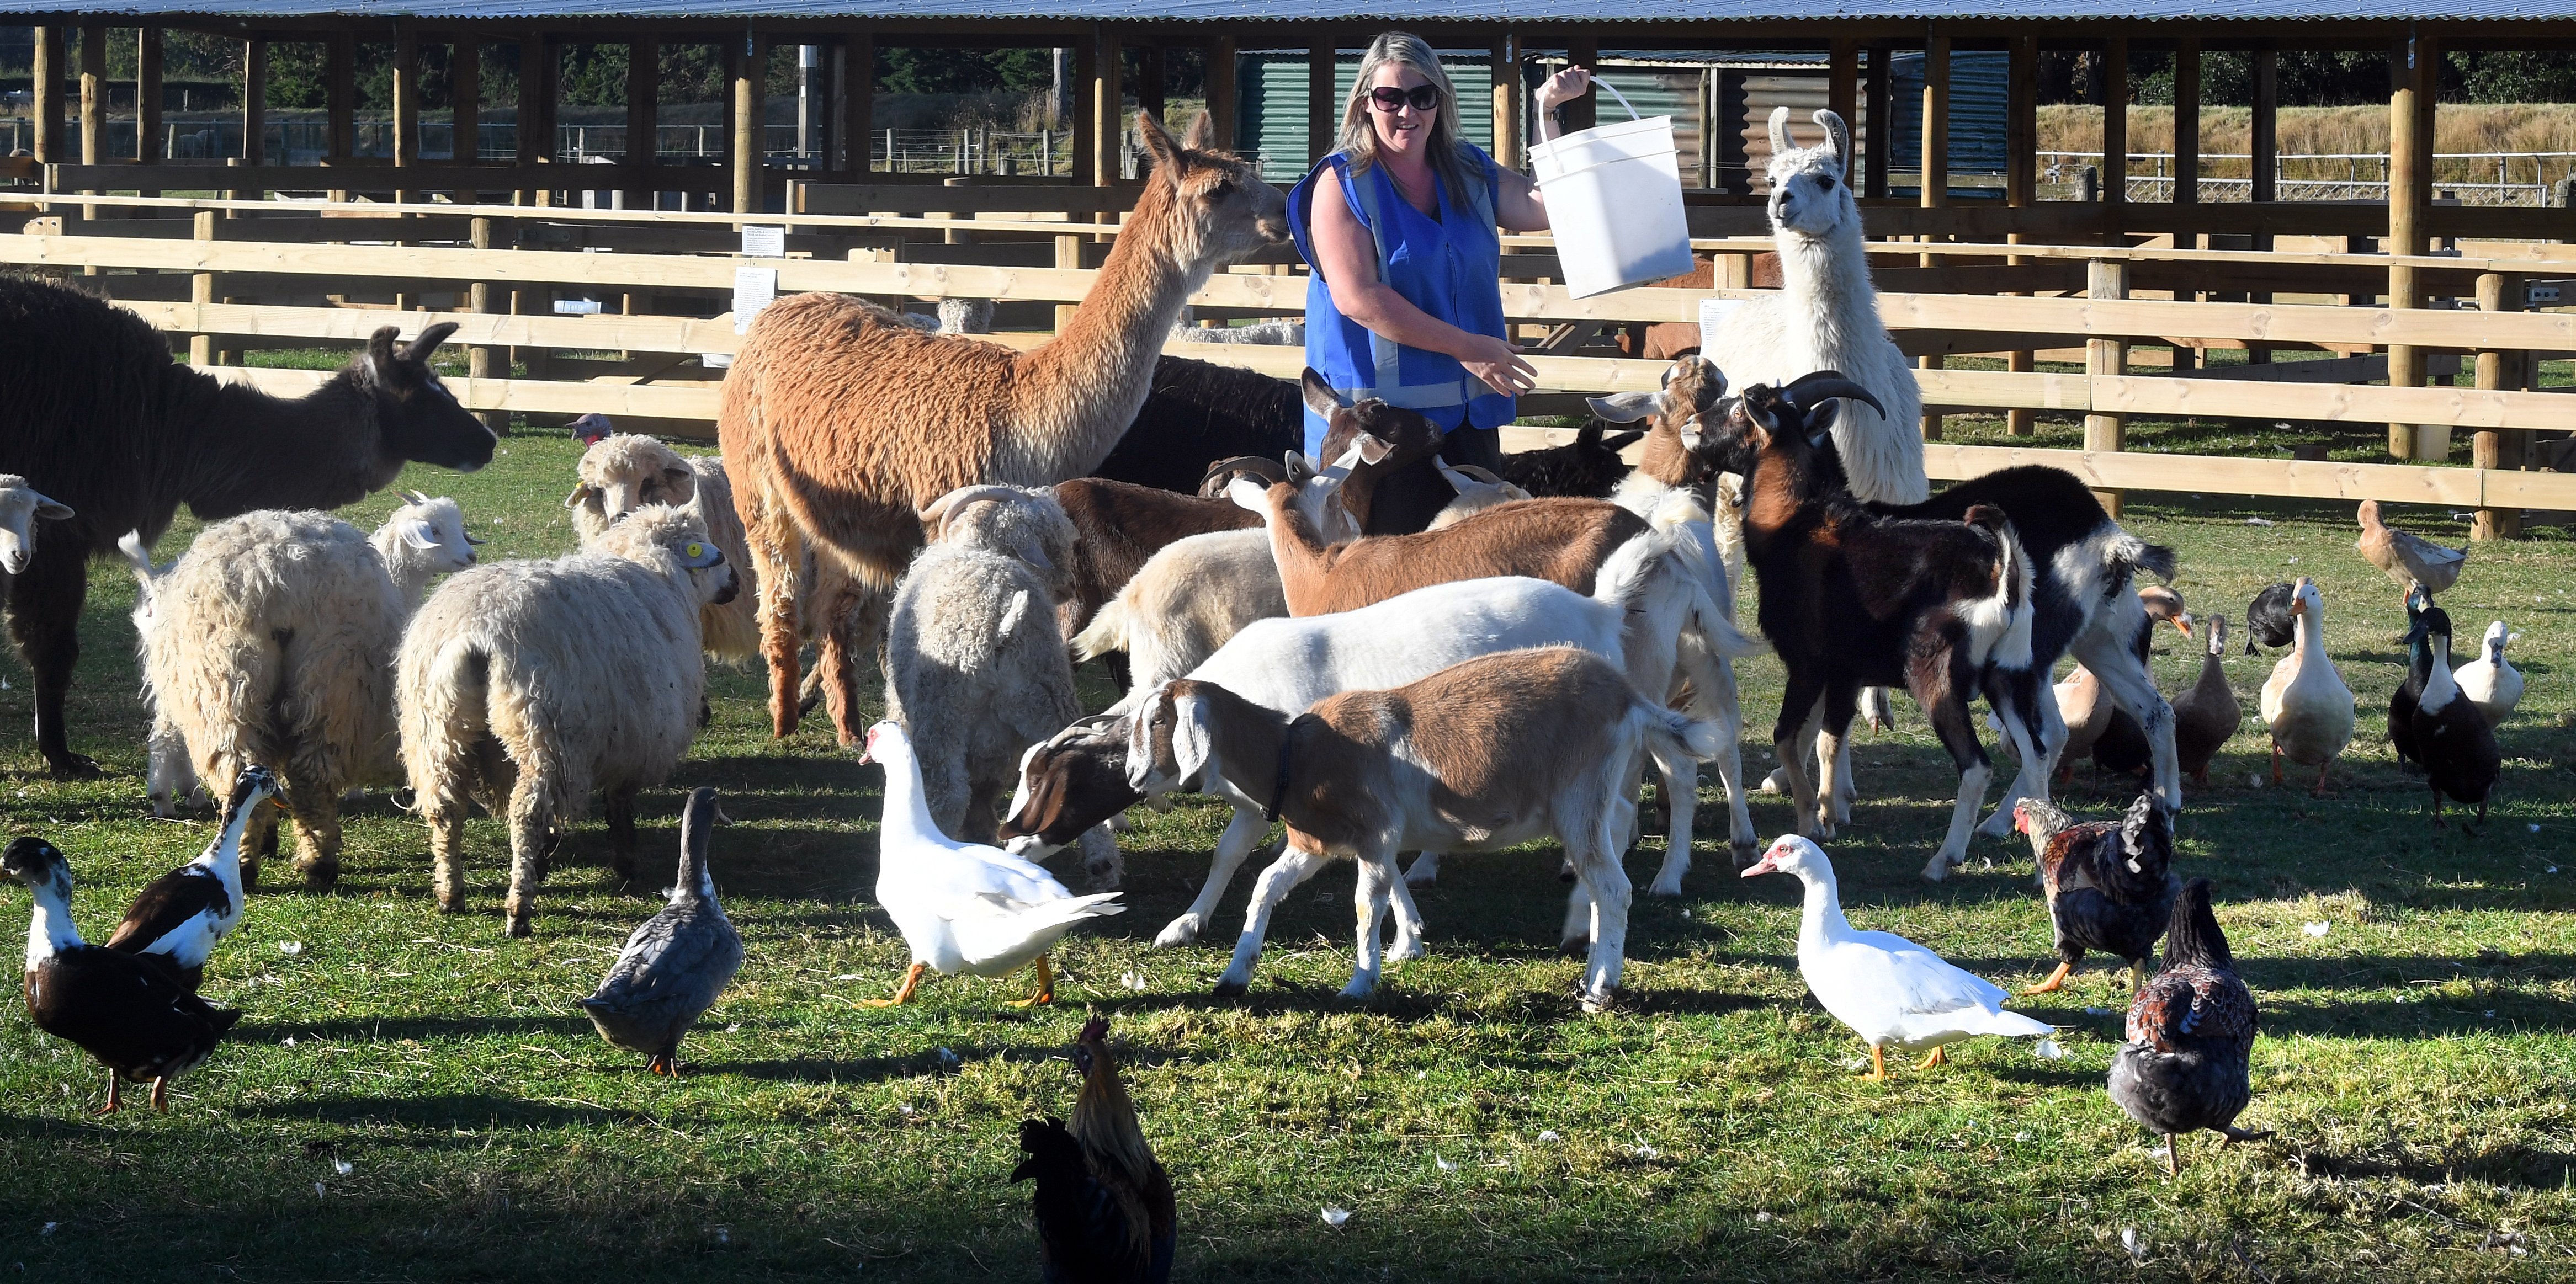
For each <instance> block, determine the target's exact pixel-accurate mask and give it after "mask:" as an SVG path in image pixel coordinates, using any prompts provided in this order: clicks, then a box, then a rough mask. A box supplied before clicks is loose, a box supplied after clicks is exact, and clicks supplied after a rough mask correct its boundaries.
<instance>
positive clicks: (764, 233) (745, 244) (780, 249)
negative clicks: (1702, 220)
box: [742, 227, 787, 259]
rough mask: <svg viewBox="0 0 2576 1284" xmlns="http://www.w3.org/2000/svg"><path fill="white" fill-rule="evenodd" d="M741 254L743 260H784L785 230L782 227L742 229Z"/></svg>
mask: <svg viewBox="0 0 2576 1284" xmlns="http://www.w3.org/2000/svg"><path fill="white" fill-rule="evenodd" d="M742 253H743V257H745V258H754V259H783V258H786V257H787V229H786V228H783V227H746V228H744V229H742Z"/></svg>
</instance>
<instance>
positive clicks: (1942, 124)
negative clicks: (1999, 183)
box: [1923, 35, 1950, 267]
mask: <svg viewBox="0 0 2576 1284" xmlns="http://www.w3.org/2000/svg"><path fill="white" fill-rule="evenodd" d="M1949 203H1950V38H1949V37H1948V36H1940V35H1935V36H1926V37H1924V40H1923V208H1925V209H1927V210H1928V209H1937V208H1939V207H1941V206H1944V205H1947V204H1949ZM1923 265H1924V266H1925V267H1930V266H1932V265H1933V264H1932V261H1931V260H1929V259H1926V260H1924V264H1923Z"/></svg>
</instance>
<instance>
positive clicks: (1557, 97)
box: [1537, 67, 1592, 112]
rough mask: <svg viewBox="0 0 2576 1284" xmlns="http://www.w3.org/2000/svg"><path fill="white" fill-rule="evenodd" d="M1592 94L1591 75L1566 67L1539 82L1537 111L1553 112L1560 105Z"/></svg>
mask: <svg viewBox="0 0 2576 1284" xmlns="http://www.w3.org/2000/svg"><path fill="white" fill-rule="evenodd" d="M1591 92H1592V73H1591V72H1589V71H1586V70H1584V69H1583V68H1581V67H1568V68H1566V69H1565V70H1563V71H1560V72H1558V73H1556V74H1555V75H1553V76H1550V77H1548V78H1547V79H1546V80H1544V81H1542V82H1540V84H1539V87H1538V90H1537V97H1538V109H1539V110H1540V111H1542V112H1551V111H1555V110H1556V109H1557V108H1558V107H1559V106H1560V105H1562V104H1564V103H1567V102H1570V101H1572V100H1574V99H1577V98H1581V97H1582V96H1584V95H1585V94H1588V93H1591Z"/></svg>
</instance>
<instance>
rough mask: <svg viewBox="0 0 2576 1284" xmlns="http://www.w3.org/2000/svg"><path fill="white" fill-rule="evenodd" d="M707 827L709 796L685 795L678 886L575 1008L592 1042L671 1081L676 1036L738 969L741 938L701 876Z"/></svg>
mask: <svg viewBox="0 0 2576 1284" xmlns="http://www.w3.org/2000/svg"><path fill="white" fill-rule="evenodd" d="M715 825H716V791H715V790H713V789H699V790H696V791H695V792H692V793H691V794H690V795H689V804H688V807H687V809H686V810H684V811H682V812H681V813H680V881H679V883H678V885H677V886H674V887H673V888H672V889H671V900H670V903H668V904H666V905H664V906H663V907H662V912H661V913H658V914H655V915H654V916H653V917H651V918H648V919H646V920H644V923H643V925H642V926H640V927H638V928H636V929H635V933H634V935H632V936H629V937H627V938H626V948H625V949H623V950H620V951H618V954H617V962H616V963H614V964H612V965H610V967H609V969H608V975H607V977H605V978H604V979H602V980H601V981H600V983H599V992H598V993H596V994H593V995H591V996H590V997H589V998H586V999H583V1000H582V1001H581V1006H582V1009H583V1010H584V1011H586V1012H588V1013H590V1023H591V1024H592V1025H595V1026H598V1027H599V1037H601V1038H603V1039H606V1040H608V1041H609V1042H610V1043H612V1044H615V1045H616V1046H618V1047H621V1048H624V1049H626V1050H627V1051H629V1052H641V1053H643V1054H645V1055H646V1056H649V1057H651V1058H653V1061H652V1064H651V1065H650V1067H649V1068H650V1069H651V1070H652V1071H653V1073H655V1074H666V1075H670V1076H672V1077H674V1078H676V1077H678V1075H679V1073H680V1063H679V1061H678V1060H677V1057H678V1054H679V1051H680V1039H681V1036H683V1035H686V1034H687V1033H688V1032H689V1027H690V1026H691V1025H694V1024H696V1023H697V1019H698V1018H699V1016H701V1015H703V1014H704V1013H705V1012H706V1010H707V1009H708V1008H710V1007H713V1006H714V1005H715V1001H716V996H717V995H720V994H722V993H724V989H725V987H726V986H727V985H730V984H732V983H733V974H734V972H735V971H736V970H738V969H740V968H741V967H742V937H741V936H739V935H737V934H736V933H735V932H734V930H733V923H732V921H731V920H729V919H727V918H726V917H725V912H724V907H723V906H722V905H719V904H717V903H716V884H715V879H714V877H713V876H712V875H710V874H708V872H707V841H708V839H709V838H710V837H712V836H713V834H714V831H715Z"/></svg>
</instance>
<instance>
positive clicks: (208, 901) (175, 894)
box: [107, 767, 277, 994]
mask: <svg viewBox="0 0 2576 1284" xmlns="http://www.w3.org/2000/svg"><path fill="white" fill-rule="evenodd" d="M276 793H277V777H275V776H273V775H270V774H269V771H268V768H266V767H247V768H244V769H243V770H242V773H241V775H240V776H239V777H238V778H236V779H235V780H234V781H233V794H232V797H231V798H229V799H227V800H225V802H224V827H223V830H222V832H220V833H218V834H216V835H215V841H213V842H211V843H208V844H206V850H205V851H204V852H202V853H200V854H199V855H198V856H197V858H196V859H195V860H192V861H190V862H188V863H187V864H185V865H182V866H180V867H179V868H177V869H174V870H171V871H170V872H169V873H167V874H163V875H162V876H161V877H159V878H156V879H153V880H152V881H151V882H149V883H146V884H144V886H143V890H142V892H140V893H138V894H137V895H136V896H135V898H134V903H133V904H132V905H129V906H127V907H126V909H125V921H124V922H121V923H119V924H117V925H116V930H115V931H113V932H111V933H109V934H108V937H107V948H109V949H111V950H117V951H120V952H122V953H126V954H151V955H158V956H161V957H163V958H167V959H169V960H170V962H171V963H172V964H173V965H175V966H176V967H177V968H178V972H179V980H180V983H181V984H183V985H185V986H187V987H188V993H190V994H194V993H196V992H197V985H198V983H199V982H200V981H202V980H204V979H205V975H206V960H207V958H209V957H211V956H212V955H213V954H214V952H215V946H216V944H217V943H218V942H221V941H222V940H223V939H224V937H226V936H228V935H230V934H231V933H232V930H233V929H234V928H235V927H237V926H239V925H240V924H241V920H242V865H241V845H242V833H243V831H244V830H246V829H247V828H248V827H249V826H250V819H251V816H252V815H253V814H255V813H256V812H257V811H258V810H259V805H260V804H261V803H263V802H266V801H268V800H269V799H270V798H272V797H274V796H275V795H276Z"/></svg>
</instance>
